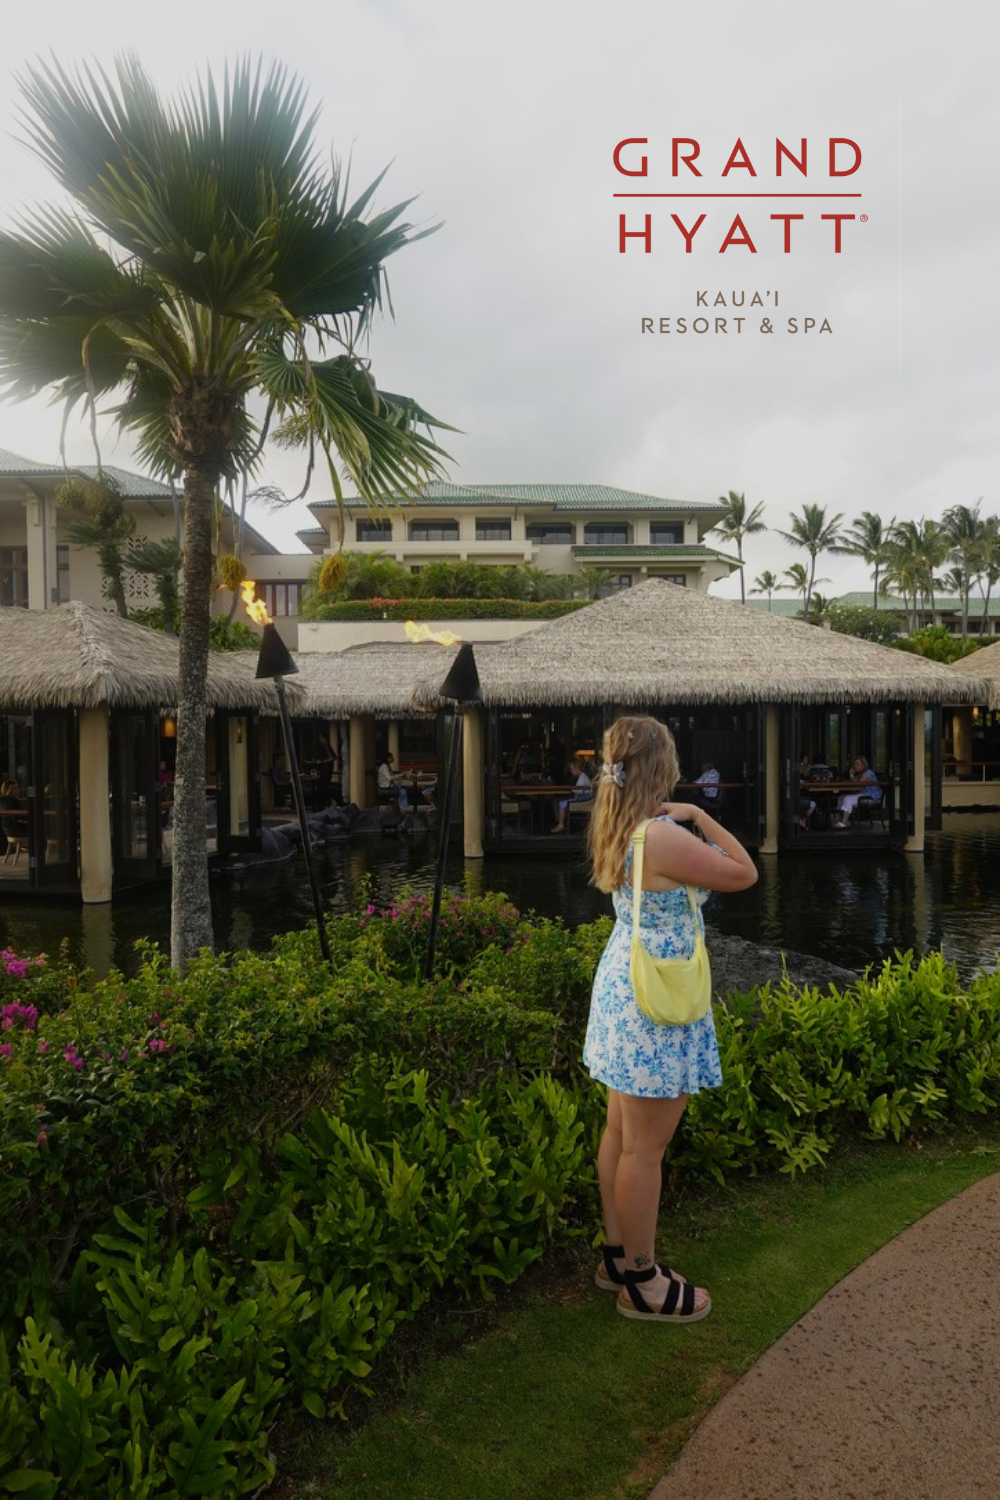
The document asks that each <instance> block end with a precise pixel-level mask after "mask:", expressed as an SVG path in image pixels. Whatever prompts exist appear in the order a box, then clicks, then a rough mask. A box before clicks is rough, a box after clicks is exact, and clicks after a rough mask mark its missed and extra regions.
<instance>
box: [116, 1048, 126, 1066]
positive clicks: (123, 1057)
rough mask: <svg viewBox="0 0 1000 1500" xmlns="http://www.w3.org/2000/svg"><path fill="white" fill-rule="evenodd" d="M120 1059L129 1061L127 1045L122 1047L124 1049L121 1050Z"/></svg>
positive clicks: (120, 1060)
mask: <svg viewBox="0 0 1000 1500" xmlns="http://www.w3.org/2000/svg"><path fill="white" fill-rule="evenodd" d="M118 1061H119V1062H128V1048H127V1047H123V1048H122V1050H121V1056H120V1057H119V1059H118Z"/></svg>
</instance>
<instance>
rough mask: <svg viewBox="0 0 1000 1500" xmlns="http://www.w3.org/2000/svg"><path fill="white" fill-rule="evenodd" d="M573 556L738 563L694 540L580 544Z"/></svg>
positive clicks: (575, 548) (577, 557) (579, 557)
mask: <svg viewBox="0 0 1000 1500" xmlns="http://www.w3.org/2000/svg"><path fill="white" fill-rule="evenodd" d="M572 552H573V556H574V557H575V558H576V559H577V560H578V561H579V560H580V559H581V558H585V557H628V558H632V557H663V558H668V559H669V558H672V557H678V558H683V557H718V558H721V559H722V561H723V562H731V563H736V565H737V566H739V560H738V558H735V557H728V556H727V555H726V553H724V552H717V551H716V550H715V548H714V547H702V546H696V545H695V544H694V543H693V542H692V543H691V544H690V545H688V544H687V543H684V542H674V543H673V544H672V545H668V546H662V547H658V546H649V545H648V544H646V543H644V542H622V543H621V544H620V545H619V546H617V547H588V546H586V545H585V544H580V545H577V546H575V547H573V549H572Z"/></svg>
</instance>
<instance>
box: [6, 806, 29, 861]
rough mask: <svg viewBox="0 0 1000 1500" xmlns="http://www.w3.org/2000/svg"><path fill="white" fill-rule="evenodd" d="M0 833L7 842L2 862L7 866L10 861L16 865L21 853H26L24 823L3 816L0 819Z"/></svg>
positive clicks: (18, 819)
mask: <svg viewBox="0 0 1000 1500" xmlns="http://www.w3.org/2000/svg"><path fill="white" fill-rule="evenodd" d="M0 832H2V833H3V836H4V838H5V839H6V840H7V848H6V850H5V851H4V857H3V862H4V864H5V865H9V864H10V863H11V861H13V863H14V864H15V865H16V864H17V862H18V860H19V859H20V858H21V855H22V853H23V854H27V852H28V836H27V834H26V833H25V831H24V822H23V820H22V819H20V818H16V817H11V816H10V815H9V814H5V815H4V816H2V817H0Z"/></svg>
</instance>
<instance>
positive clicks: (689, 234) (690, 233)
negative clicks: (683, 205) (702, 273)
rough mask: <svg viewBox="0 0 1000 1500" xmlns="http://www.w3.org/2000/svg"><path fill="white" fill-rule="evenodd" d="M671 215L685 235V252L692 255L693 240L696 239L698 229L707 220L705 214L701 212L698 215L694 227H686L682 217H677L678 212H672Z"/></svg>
mask: <svg viewBox="0 0 1000 1500" xmlns="http://www.w3.org/2000/svg"><path fill="white" fill-rule="evenodd" d="M670 217H671V218H672V219H673V221H674V223H675V224H676V225H677V228H678V229H679V230H680V232H681V234H682V235H683V236H684V254H685V255H690V254H691V241H692V240H693V239H694V237H695V235H696V234H697V233H698V230H699V229H700V228H701V226H702V225H703V224H704V222H705V215H704V214H700V215H699V216H698V218H697V219H696V220H695V222H694V227H693V228H692V229H685V228H684V225H683V224H682V223H681V221H680V219H679V218H678V217H677V215H676V214H671V215H670Z"/></svg>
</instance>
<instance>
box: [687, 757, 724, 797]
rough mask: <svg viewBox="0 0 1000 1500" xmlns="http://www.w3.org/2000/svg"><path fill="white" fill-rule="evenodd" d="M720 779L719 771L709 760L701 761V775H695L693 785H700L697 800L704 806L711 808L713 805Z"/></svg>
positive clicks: (717, 794)
mask: <svg viewBox="0 0 1000 1500" xmlns="http://www.w3.org/2000/svg"><path fill="white" fill-rule="evenodd" d="M721 780H722V773H721V771H718V770H716V768H715V764H714V762H713V761H710V760H703V761H702V763H701V775H700V776H696V777H695V779H694V785H695V786H697V787H701V791H700V792H699V793H698V801H699V802H701V803H703V804H704V805H705V807H707V808H709V809H711V808H713V807H714V806H715V804H716V802H717V801H718V797H719V782H720V781H721Z"/></svg>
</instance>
